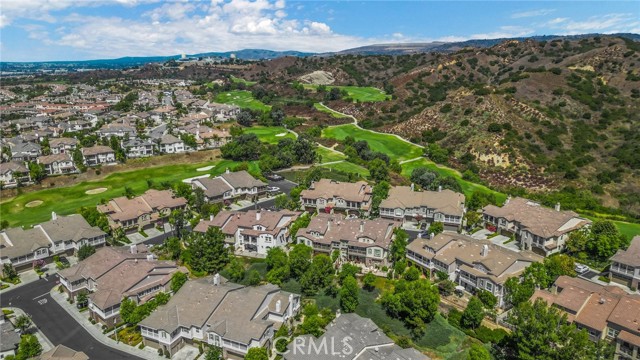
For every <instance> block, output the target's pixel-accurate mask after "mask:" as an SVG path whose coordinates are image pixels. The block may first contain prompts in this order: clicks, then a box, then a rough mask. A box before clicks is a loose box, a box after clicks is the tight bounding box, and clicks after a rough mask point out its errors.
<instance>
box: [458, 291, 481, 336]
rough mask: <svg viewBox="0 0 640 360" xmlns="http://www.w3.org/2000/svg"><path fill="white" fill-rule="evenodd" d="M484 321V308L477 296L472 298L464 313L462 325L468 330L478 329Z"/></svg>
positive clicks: (461, 320)
mask: <svg viewBox="0 0 640 360" xmlns="http://www.w3.org/2000/svg"><path fill="white" fill-rule="evenodd" d="M482 319H484V307H483V305H482V301H480V299H478V297H477V296H473V297H471V299H470V300H469V303H468V304H467V307H466V308H465V309H464V312H463V313H462V318H461V319H460V325H462V326H463V327H464V328H467V329H477V328H478V327H479V326H480V324H481V323H482Z"/></svg>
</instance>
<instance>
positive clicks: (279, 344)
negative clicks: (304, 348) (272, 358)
mask: <svg viewBox="0 0 640 360" xmlns="http://www.w3.org/2000/svg"><path fill="white" fill-rule="evenodd" d="M288 337H289V327H288V326H287V325H286V324H282V325H281V326H280V328H279V329H278V331H276V334H275V336H274V339H278V340H277V341H276V343H275V344H274V345H275V348H276V350H277V351H278V352H280V353H284V352H285V351H287V345H288V344H289V341H288V340H287V339H285V338H288Z"/></svg>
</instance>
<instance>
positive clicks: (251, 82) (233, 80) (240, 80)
mask: <svg viewBox="0 0 640 360" xmlns="http://www.w3.org/2000/svg"><path fill="white" fill-rule="evenodd" d="M231 81H232V82H234V83H242V84H245V85H246V86H252V85H255V84H256V83H257V82H256V81H249V80H245V79H241V78H239V77H235V76H233V75H231Z"/></svg>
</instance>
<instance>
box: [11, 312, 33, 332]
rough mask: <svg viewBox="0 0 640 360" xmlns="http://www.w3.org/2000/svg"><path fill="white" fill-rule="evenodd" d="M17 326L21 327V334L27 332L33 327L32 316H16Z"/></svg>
mask: <svg viewBox="0 0 640 360" xmlns="http://www.w3.org/2000/svg"><path fill="white" fill-rule="evenodd" d="M15 324H16V328H18V329H20V333H21V334H25V333H26V332H27V330H29V328H30V327H31V318H29V317H28V316H27V315H20V316H18V317H17V318H16V323H15Z"/></svg>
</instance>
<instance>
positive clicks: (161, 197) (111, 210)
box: [97, 189, 187, 231]
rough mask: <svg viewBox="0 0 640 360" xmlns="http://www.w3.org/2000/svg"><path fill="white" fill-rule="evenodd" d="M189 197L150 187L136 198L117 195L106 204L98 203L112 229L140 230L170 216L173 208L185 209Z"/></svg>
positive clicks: (99, 209)
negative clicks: (176, 195)
mask: <svg viewBox="0 0 640 360" xmlns="http://www.w3.org/2000/svg"><path fill="white" fill-rule="evenodd" d="M186 206H187V199H185V198H183V197H175V196H174V195H173V193H172V192H171V190H155V189H149V190H147V191H146V192H145V193H144V194H142V195H140V196H136V197H134V198H131V199H129V198H127V197H126V196H121V197H117V198H115V199H112V200H110V201H109V202H108V203H106V204H104V205H98V206H97V208H98V211H100V212H101V213H103V214H105V215H107V218H108V219H109V226H111V228H112V229H118V228H123V229H124V230H125V231H138V230H140V229H144V228H149V227H153V226H155V224H157V223H160V222H162V221H163V219H165V218H166V217H168V216H169V215H170V214H171V212H172V211H173V210H177V209H184V208H186Z"/></svg>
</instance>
